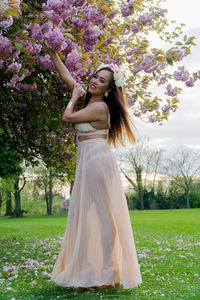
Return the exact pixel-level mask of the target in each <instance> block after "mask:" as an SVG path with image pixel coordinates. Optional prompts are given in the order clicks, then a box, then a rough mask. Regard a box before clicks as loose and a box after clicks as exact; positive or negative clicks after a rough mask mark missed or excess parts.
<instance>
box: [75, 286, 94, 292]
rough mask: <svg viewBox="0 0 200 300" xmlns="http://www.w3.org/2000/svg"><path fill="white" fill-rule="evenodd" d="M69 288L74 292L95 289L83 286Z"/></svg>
mask: <svg viewBox="0 0 200 300" xmlns="http://www.w3.org/2000/svg"><path fill="white" fill-rule="evenodd" d="M71 288H72V289H73V290H74V291H76V292H84V291H95V287H92V286H91V287H90V286H89V287H83V286H71Z"/></svg>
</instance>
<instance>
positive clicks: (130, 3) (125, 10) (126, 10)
mask: <svg viewBox="0 0 200 300" xmlns="http://www.w3.org/2000/svg"><path fill="white" fill-rule="evenodd" d="M120 10H121V14H122V17H125V18H126V17H128V16H131V15H132V14H133V11H134V0H127V6H124V5H121V6H120Z"/></svg>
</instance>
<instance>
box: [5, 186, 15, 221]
mask: <svg viewBox="0 0 200 300" xmlns="http://www.w3.org/2000/svg"><path fill="white" fill-rule="evenodd" d="M12 214H13V213H12V195H11V192H10V191H6V213H5V216H12Z"/></svg>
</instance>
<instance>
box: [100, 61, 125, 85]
mask: <svg viewBox="0 0 200 300" xmlns="http://www.w3.org/2000/svg"><path fill="white" fill-rule="evenodd" d="M103 68H109V69H111V70H112V71H113V73H114V80H115V84H116V86H117V87H120V86H123V85H124V76H123V74H122V72H121V70H120V68H119V67H118V65H115V64H104V63H102V64H100V66H98V67H97V71H99V70H101V69H103Z"/></svg>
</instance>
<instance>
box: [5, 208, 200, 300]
mask: <svg viewBox="0 0 200 300" xmlns="http://www.w3.org/2000/svg"><path fill="white" fill-rule="evenodd" d="M130 217H131V222H132V227H133V232H134V239H135V244H136V249H137V255H138V260H139V263H140V268H141V274H142V280H143V283H142V284H141V285H140V286H138V287H136V288H132V289H128V290H123V289H122V288H121V291H116V290H107V291H89V292H88V291H84V292H80V293H77V292H74V291H73V290H72V289H70V288H69V287H67V288H64V287H60V286H57V285H56V284H54V283H53V282H51V281H50V274H51V271H52V268H53V265H54V263H55V259H56V256H57V254H58V252H59V249H60V245H61V241H62V238H63V235H64V232H65V228H66V223H67V215H66V214H62V215H53V216H42V215H29V216H25V217H23V218H20V219H12V218H8V217H0V239H1V241H0V245H1V251H0V255H1V257H0V259H1V261H0V264H1V266H0V299H3V300H7V299H9V300H11V299H12V300H18V299H52V300H53V299H84V300H85V299H94V300H96V299H132V300H136V299H142V300H146V299H167V300H168V299H184V300H185V299H198V300H199V299H200V209H179V210H151V211H130Z"/></svg>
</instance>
